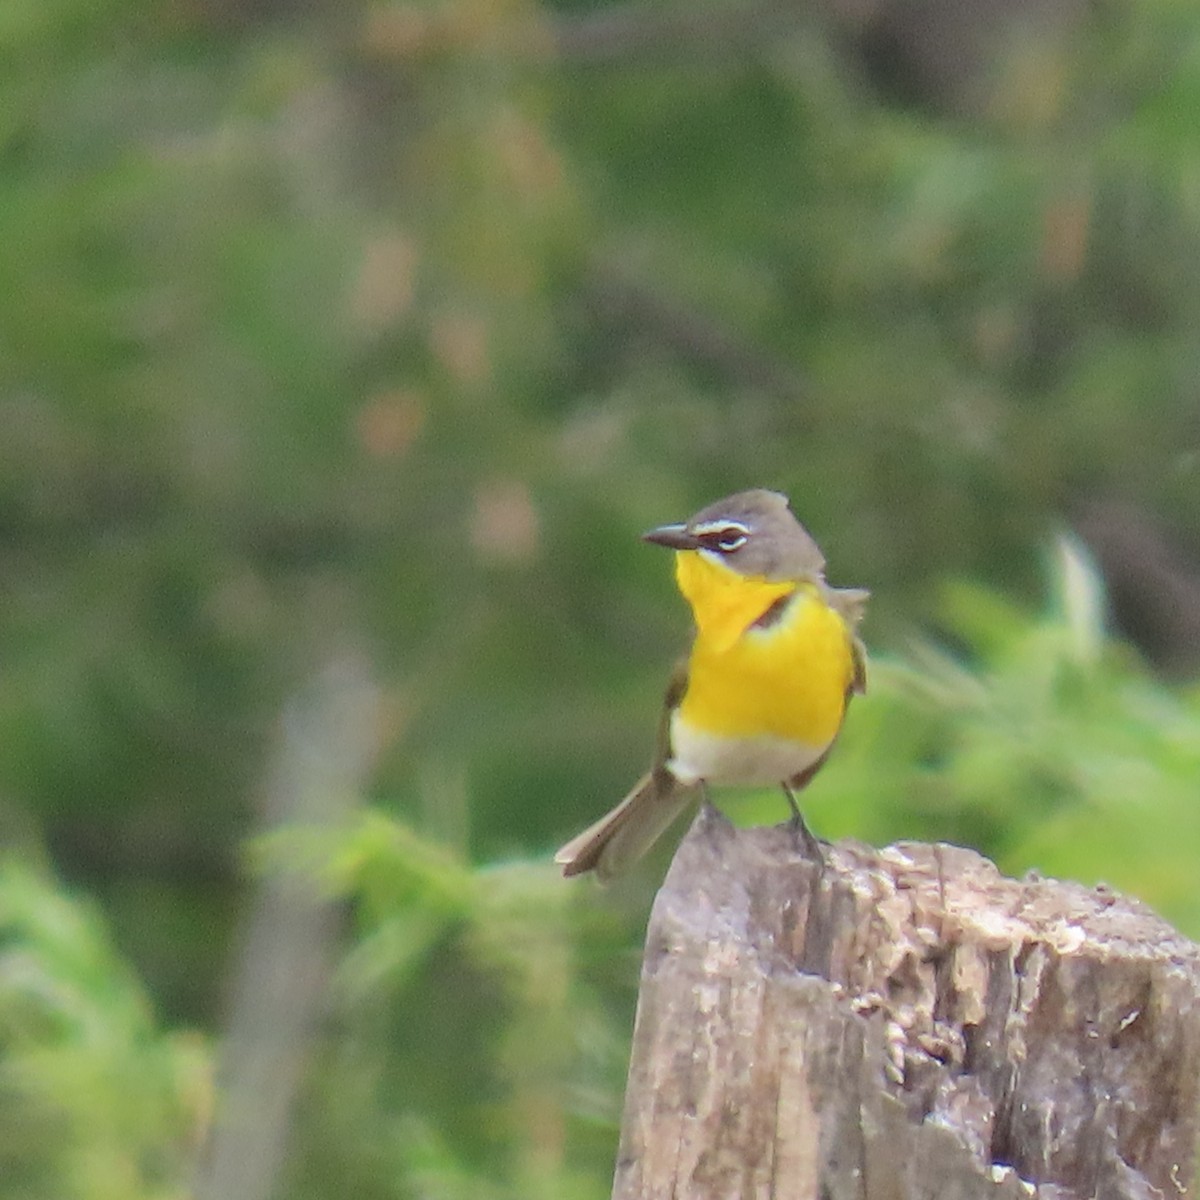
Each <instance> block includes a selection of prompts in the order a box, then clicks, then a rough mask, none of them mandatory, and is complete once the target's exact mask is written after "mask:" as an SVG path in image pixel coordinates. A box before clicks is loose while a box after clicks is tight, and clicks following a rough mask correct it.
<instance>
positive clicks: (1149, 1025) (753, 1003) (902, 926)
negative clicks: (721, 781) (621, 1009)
mask: <svg viewBox="0 0 1200 1200" xmlns="http://www.w3.org/2000/svg"><path fill="white" fill-rule="evenodd" d="M829 859H830V861H829V863H828V865H827V867H826V868H825V869H824V871H822V870H821V869H820V868H819V867H818V866H817V865H815V864H813V863H812V862H810V861H809V860H807V859H805V858H803V857H802V854H801V853H799V852H798V851H797V850H796V848H795V846H794V844H793V839H792V836H791V834H790V832H789V831H788V830H787V828H786V827H780V828H777V829H755V830H746V831H738V830H734V829H733V827H732V826H731V825H729V823H728V822H727V821H726V820H725V819H724V818H723V817H722V816H721V815H720V814H719V813H717V812H716V810H714V809H711V808H705V809H702V810H701V812H700V815H699V816H698V817H697V819H696V822H695V824H694V825H693V827H692V829H691V832H690V833H689V834H688V836H687V838H686V839H685V840H684V842H683V844H682V846H681V847H680V849H679V852H678V854H677V855H676V857H675V861H674V863H673V865H672V867H671V870H670V872H669V874H668V876H667V879H666V882H665V883H664V885H663V888H662V890H661V891H660V893H659V895H658V899H657V901H656V902H655V905H654V910H653V914H652V916H651V919H650V927H649V930H648V934H647V940H646V954H645V962H644V965H643V972H642V984H641V995H640V999H639V1004H638V1016H637V1028H636V1031H635V1034H634V1047H633V1060H632V1064H631V1067H630V1073H629V1085H628V1091H627V1095H626V1101H625V1114H624V1120H623V1123H622V1132H621V1146H620V1152H619V1157H618V1163H617V1173H616V1182H615V1185H614V1190H613V1195H614V1200H634V1197H637V1198H638V1200H658V1198H663V1200H666V1198H667V1197H673V1198H675V1200H685V1198H693V1200H701V1198H705V1200H707V1198H710V1197H711V1198H713V1200H716V1198H717V1197H720V1198H721V1200H731V1198H737V1200H751V1198H759V1197H763V1198H766V1197H771V1198H775V1200H783V1198H785V1197H786V1198H788V1200H793V1198H794V1200H808V1198H810V1197H811V1198H816V1197H822V1198H824V1197H830V1198H836V1200H843V1198H845V1200H849V1198H862V1200H884V1198H887V1200H909V1198H914V1197H928V1198H930V1200H932V1198H934V1197H937V1198H938V1200H967V1198H972V1197H985V1196H986V1197H996V1196H1003V1197H1014V1198H1015V1197H1029V1196H1033V1195H1040V1196H1043V1197H1055V1198H1056V1200H1065V1198H1067V1197H1075V1196H1078V1197H1097V1198H1099V1200H1117V1198H1118V1197H1129V1198H1133V1197H1138V1198H1141V1197H1147V1198H1148V1197H1151V1196H1158V1195H1161V1196H1165V1197H1176V1196H1182V1195H1187V1194H1189V1192H1190V1187H1191V1180H1192V1173H1193V1156H1194V1149H1195V1146H1196V1139H1197V1122H1196V1103H1197V1086H1198V1080H1200V1021H1198V1020H1197V1017H1198V1015H1200V1014H1198V1011H1197V1008H1198V1005H1197V997H1198V992H1200V948H1198V947H1196V946H1195V945H1193V944H1192V943H1191V942H1188V941H1186V940H1185V939H1183V938H1182V937H1180V936H1179V935H1178V934H1177V933H1175V932H1174V931H1173V930H1172V929H1171V928H1170V927H1169V926H1168V925H1167V924H1165V922H1163V921H1162V920H1160V919H1159V918H1158V917H1157V916H1155V915H1154V914H1153V913H1152V912H1150V911H1149V910H1148V909H1146V908H1145V907H1144V906H1142V905H1140V904H1139V903H1137V902H1135V901H1132V900H1127V899H1124V898H1123V897H1120V896H1116V895H1114V894H1112V893H1111V892H1107V891H1105V890H1104V889H1087V888H1084V887H1081V886H1079V885H1077V884H1071V883H1059V882H1055V881H1052V880H1043V879H1037V878H1030V879H1028V880H1026V881H1023V882H1018V881H1015V880H1011V879H1005V878H1003V877H1002V876H1001V875H1000V874H999V873H998V872H997V871H996V869H995V867H994V866H993V865H992V864H991V863H990V862H988V861H987V860H986V859H983V858H981V857H980V856H979V855H977V854H975V853H973V852H972V851H969V850H962V849H958V848H955V847H950V846H927V845H918V844H907V843H902V844H899V845H896V846H892V847H889V848H887V849H885V850H882V851H875V850H872V849H869V848H867V847H865V846H861V845H858V844H855V843H848V842H843V843H839V844H838V845H837V846H835V847H833V848H832V849H831V850H830V851H829Z"/></svg>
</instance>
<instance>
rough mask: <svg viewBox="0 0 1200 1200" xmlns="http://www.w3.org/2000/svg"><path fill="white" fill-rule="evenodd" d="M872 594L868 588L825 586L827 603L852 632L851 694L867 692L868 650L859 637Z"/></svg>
mask: <svg viewBox="0 0 1200 1200" xmlns="http://www.w3.org/2000/svg"><path fill="white" fill-rule="evenodd" d="M870 595H871V593H870V592H868V591H867V590H866V588H835V587H830V586H829V585H828V584H826V585H825V601H826V603H827V604H828V605H829V607H830V608H832V609H833V610H834V611H835V612H838V613H840V614H841V617H842V620H843V621H845V622H846V628H847V629H848V630H849V631H850V655H851V658H852V660H853V664H854V673H853V674H852V675H851V677H850V691H851V692H865V691H866V690H867V648H866V647H865V646H864V645H863V644H862V640H861V639H860V638H859V636H858V626H859V624H860V622H861V621H862V619H863V614H864V613H865V612H866V610H867V600H868V599H869V598H870Z"/></svg>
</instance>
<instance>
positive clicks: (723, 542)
mask: <svg viewBox="0 0 1200 1200" xmlns="http://www.w3.org/2000/svg"><path fill="white" fill-rule="evenodd" d="M700 538H701V541H703V542H705V543H706V544H707V545H708V547H709V548H710V549H712V550H719V551H720V552H721V553H722V554H732V553H733V552H734V551H735V550H737V549H738V548H739V547H741V546H744V545H745V544H746V530H745V528H744V527H743V526H741V525H723V526H722V527H721V528H720V529H711V530H706V531H705V532H704V533H703V534H701V535H700Z"/></svg>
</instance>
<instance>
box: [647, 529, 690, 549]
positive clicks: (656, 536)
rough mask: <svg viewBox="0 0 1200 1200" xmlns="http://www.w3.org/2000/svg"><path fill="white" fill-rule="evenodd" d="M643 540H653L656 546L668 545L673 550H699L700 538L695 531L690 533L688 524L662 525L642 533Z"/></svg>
mask: <svg viewBox="0 0 1200 1200" xmlns="http://www.w3.org/2000/svg"><path fill="white" fill-rule="evenodd" d="M642 541H643V542H653V543H654V544H655V545H656V546H667V547H669V548H670V549H672V550H698V549H699V548H700V539H699V538H698V537H696V535H695V534H693V533H688V528H687V526H686V525H660V526H659V527H658V528H657V529H651V530H650V532H649V533H643V534H642Z"/></svg>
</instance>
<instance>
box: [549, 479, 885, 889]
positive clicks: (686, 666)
mask: <svg viewBox="0 0 1200 1200" xmlns="http://www.w3.org/2000/svg"><path fill="white" fill-rule="evenodd" d="M643 536H644V538H645V540H646V541H649V542H654V543H656V544H657V545H660V546H667V547H669V548H671V549H672V550H674V551H675V578H676V581H677V583H678V584H679V590H680V591H681V592H682V593H683V595H684V598H685V599H686V600H687V602H688V604H689V605H691V609H692V616H693V618H694V619H695V625H696V633H695V639H694V641H693V642H692V648H691V651H690V653H689V654H688V656H687V658H685V659H684V660H682V661H681V662H680V663H679V664H678V665H677V666H676V668H675V671H674V673H673V675H672V678H671V683H670V686H669V687H668V688H667V694H666V698H665V700H664V703H663V710H662V717H661V719H660V721H659V728H658V741H657V745H656V748H655V754H654V762H653V765H652V766H651V768H650V770H649V771H648V772H647V773H646V774H645V775H644V776H642V778H641V779H639V780H638V782H637V783H636V784H635V785H634V788H633V790H632V791H631V792H630V793H629V795H628V796H626V797H625V799H624V800H622V801H621V803H620V804H618V805H617V806H616V808H614V809H612V810H611V811H610V812H608V813H606V814H605V815H604V816H603V817H601V818H600V820H599V821H597V822H596V823H595V824H594V825H592V826H590V827H589V828H588V829H585V830H584V831H583V833H581V834H579V836H578V837H575V838H573V839H572V840H571V841H569V842H568V843H567V844H566V845H565V846H563V848H562V849H561V850H559V852H558V853H557V854H556V855H555V862H557V863H559V864H560V865H561V866H562V868H563V874H564V875H578V874H581V873H582V872H584V871H593V870H594V871H595V872H596V874H597V875H599V876H600V877H601V878H608V877H609V876H612V875H614V874H616V873H617V872H619V871H620V870H621V869H622V868H624V867H626V866H628V865H630V864H631V863H632V862H634V861H635V860H636V859H637V858H638V857H640V856H641V855H642V854H643V853H644V852H645V851H646V850H647V849H648V848H649V847H650V845H651V844H652V843H653V842H654V841H655V840H656V839H657V838H658V837H659V835H660V834H661V833H663V831H664V830H665V829H666V828H667V827H668V826H669V825H670V824H671V823H672V821H674V820H675V818H676V817H677V816H678V815H679V814H680V813H681V812H682V811H683V809H684V808H686V807H687V805H688V803H689V801H690V800H691V799H692V798H693V796H694V794H695V792H696V791H697V790H700V791H703V792H705V794H707V793H706V785H708V784H710V783H711V784H717V785H721V784H731V785H742V786H751V785H764V784H778V785H780V786H781V787H782V788H783V791H784V794H785V795H786V797H787V800H788V803H789V805H790V806H791V810H792V819H793V821H794V823H795V825H796V829H797V832H798V833H799V835H800V836H801V837H802V838H803V839H804V842H805V845H806V847H807V849H808V852H809V853H810V854H811V855H813V856H814V857H817V858H820V847H819V846H818V844H817V842H816V839H815V838H814V837H813V836H812V834H811V833H810V832H809V830H808V827H807V825H805V823H804V819H803V817H802V816H801V815H800V809H799V807H798V806H797V804H796V798H795V792H797V791H799V790H800V789H801V788H803V787H804V786H805V785H806V784H808V782H809V781H810V780H811V779H812V777H813V776H814V775H815V774H816V773H817V771H818V770H820V768H821V766H822V764H823V763H824V762H825V760H826V758H827V757H828V755H829V751H830V749H831V748H832V746H833V743H834V740H835V738H836V737H837V735H838V731H839V730H840V729H841V726H842V721H843V719H844V717H845V715H846V706H847V704H848V703H849V701H850V697H851V695H853V693H855V692H861V691H864V690H865V689H866V652H865V651H864V649H863V645H862V642H860V641H859V639H858V635H857V628H858V624H859V621H860V620H861V619H862V614H863V609H864V607H865V604H866V600H867V596H868V593H867V592H866V591H863V590H862V589H860V588H834V587H830V586H829V584H828V583H826V582H825V559H824V556H823V555H822V554H821V550H820V548H819V547H818V546H817V544H816V542H814V541H813V539H812V538H811V537H810V536H809V534H808V531H807V530H806V529H805V528H804V526H803V525H801V524H800V522H799V521H797V520H796V518H795V517H794V516H793V515H792V512H791V510H790V509H789V507H788V501H787V497H786V496H783V495H781V494H780V493H778V492H770V491H765V490H762V489H755V490H753V491H748V492H738V493H737V494H736V495H734V496H728V497H726V498H725V499H724V500H718V501H717V502H716V503H715V504H710V505H709V506H708V507H707V508H703V509H701V510H700V511H699V512H698V513H697V514H696V515H695V516H694V517H692V518H691V519H690V520H688V521H684V522H682V523H680V524H677V525H663V526H660V527H659V528H657V529H652V530H650V532H649V533H647V534H644V535H643Z"/></svg>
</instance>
